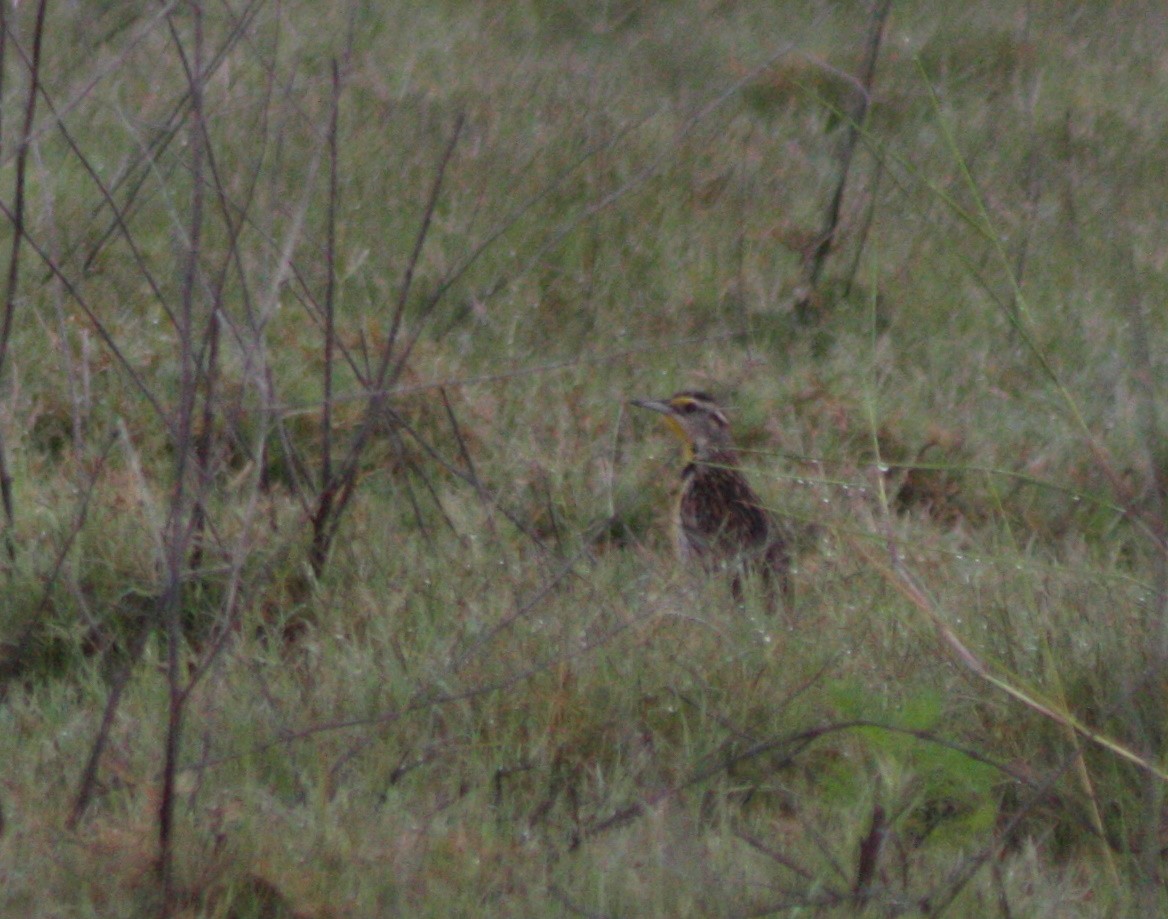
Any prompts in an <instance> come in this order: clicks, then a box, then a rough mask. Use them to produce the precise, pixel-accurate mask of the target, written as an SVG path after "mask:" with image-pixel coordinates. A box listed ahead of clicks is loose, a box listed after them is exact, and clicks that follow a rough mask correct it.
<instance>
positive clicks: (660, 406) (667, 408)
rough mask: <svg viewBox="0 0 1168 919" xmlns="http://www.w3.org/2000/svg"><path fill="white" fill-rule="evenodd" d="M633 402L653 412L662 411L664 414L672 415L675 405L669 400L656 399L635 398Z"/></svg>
mask: <svg viewBox="0 0 1168 919" xmlns="http://www.w3.org/2000/svg"><path fill="white" fill-rule="evenodd" d="M632 404H633V405H636V406H638V407H639V408H647V409H649V411H651V412H660V413H661V414H662V415H672V414H673V406H672V405H670V404H669V403H668V402H661V401H658V400H656V399H633V400H632Z"/></svg>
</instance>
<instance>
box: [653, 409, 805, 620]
mask: <svg viewBox="0 0 1168 919" xmlns="http://www.w3.org/2000/svg"><path fill="white" fill-rule="evenodd" d="M632 404H633V405H635V406H637V407H639V408H644V409H648V410H649V411H652V412H658V413H660V414H662V415H664V416H665V422H666V424H667V425H668V426H669V428H670V429H671V430H672V431H673V433H674V434H676V435H677V436H678V437H679V438H680V439H681V442H682V462H683V466H682V470H681V487H680V489H679V492H678V497H677V501H676V504H675V506H674V511H673V516H674V521H673V522H674V528H675V539H676V548H677V556H678V558H679V560H680V561H681V563H682V565H683V566H685V567H692V566H694V565H695V564H696V565H697V566H698V567H700V568H702V569H704V570H705V571H708V572H714V571H728V572H729V573H730V574H731V576H732V580H731V588H732V590H733V593H734V596H735V597H736V598H738V599H741V594H742V579H743V576H744V575H745V574H747V573H748V572H753V573H756V574H757V575H758V576H759V577H760V578H761V579H762V580H763V582H764V585H765V586H766V588H767V594H768V597H770V598H771V599H772V600H773V597H774V592H773V588H774V587H775V582H776V581H777V586H778V588H779V590H780V591H781V593H782V594H783V596H784V597H789V595H790V590H791V585H790V568H791V558H790V552H789V549H788V541H787V538H786V536H785V534H784V532H783V530H782V528H781V527H780V525H779V523H778V521H776V520H775V518H774V517H773V516H772V515H771V514H770V513H769V512H768V511H767V509H766V508H765V507H764V506H763V504H762V501H761V500H760V499H759V497H758V494H757V493H756V492H755V491H754V489H753V488H751V487H750V483H749V482H748V481H747V479H746V476H745V475H743V473H742V469H741V463H740V460H739V457H738V451H737V450H736V449H735V447H734V441H733V438H732V437H731V434H730V422H729V421H728V420H727V418H726V413H725V412H724V411H723V410H722V407H721V406H720V405H719V404H718V403H717V401H715V400H714V398H713V397H711V396H710V395H709V394H707V393H704V392H700V391H698V390H682V391H681V392H677V393H674V394H673V395H672V396H670V397H669V398H668V399H633V400H632Z"/></svg>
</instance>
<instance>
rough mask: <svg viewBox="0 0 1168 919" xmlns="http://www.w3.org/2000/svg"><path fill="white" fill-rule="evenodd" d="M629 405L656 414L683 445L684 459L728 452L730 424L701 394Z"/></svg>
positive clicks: (681, 393)
mask: <svg viewBox="0 0 1168 919" xmlns="http://www.w3.org/2000/svg"><path fill="white" fill-rule="evenodd" d="M633 405H636V406H640V407H641V408H647V409H649V410H650V411H653V412H660V413H661V414H662V415H664V416H665V422H666V423H667V424H668V425H669V427H670V428H671V429H672V430H673V432H674V433H675V434H676V435H677V436H678V437H680V438H681V441H682V443H683V444H685V452H686V455H685V460H686V462H687V463H688V462H692V461H693V460H695V459H696V460H704V459H707V458H709V457H710V456H712V455H714V454H716V453H719V452H722V451H725V450H727V449H730V448H731V447H732V446H733V444H732V441H731V439H730V422H729V421H727V420H726V415H725V414H724V413H723V411H722V408H721V406H719V405H718V403H717V402H715V401H714V399H713V398H712V397H711V396H709V395H707V394H706V393H704V392H697V391H695V390H684V391H682V392H679V393H675V394H674V395H672V396H670V397H669V398H668V399H662V400H655V399H634V400H633Z"/></svg>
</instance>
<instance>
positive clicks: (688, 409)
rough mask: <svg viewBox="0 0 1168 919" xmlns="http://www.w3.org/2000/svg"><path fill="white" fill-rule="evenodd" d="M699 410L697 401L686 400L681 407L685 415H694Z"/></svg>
mask: <svg viewBox="0 0 1168 919" xmlns="http://www.w3.org/2000/svg"><path fill="white" fill-rule="evenodd" d="M697 410H698V407H697V403H695V402H686V403H685V404H684V405H682V407H681V411H682V414H685V415H692V414H693V413H694V412H696V411H697Z"/></svg>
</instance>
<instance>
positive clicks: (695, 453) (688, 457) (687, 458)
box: [682, 440, 738, 466]
mask: <svg viewBox="0 0 1168 919" xmlns="http://www.w3.org/2000/svg"><path fill="white" fill-rule="evenodd" d="M682 459H683V461H684V462H685V464H686V466H694V465H702V466H737V465H738V451H736V450H735V449H734V447H733V446H732V445H730V444H714V443H704V444H695V443H693V442H692V441H688V440H687V441H686V442H685V446H684V448H683V451H682Z"/></svg>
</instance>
